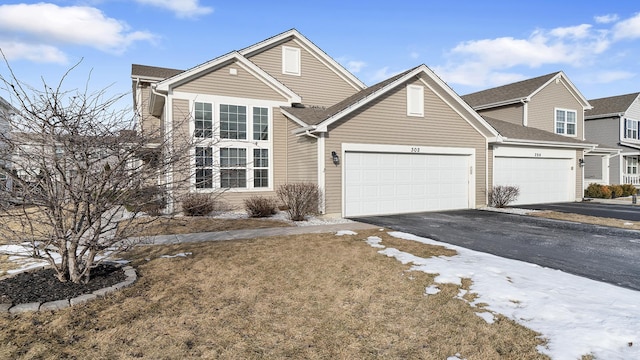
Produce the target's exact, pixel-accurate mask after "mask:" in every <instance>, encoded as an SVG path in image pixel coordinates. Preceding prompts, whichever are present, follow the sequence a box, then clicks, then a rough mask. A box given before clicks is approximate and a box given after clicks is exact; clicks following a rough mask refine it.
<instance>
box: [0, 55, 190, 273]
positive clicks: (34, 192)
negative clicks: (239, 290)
mask: <svg viewBox="0 0 640 360" xmlns="http://www.w3.org/2000/svg"><path fill="white" fill-rule="evenodd" d="M8 68H9V73H10V76H8V77H3V76H1V75H0V81H1V82H0V84H3V85H4V86H3V90H4V91H5V92H6V93H8V94H9V97H10V99H11V102H12V104H13V106H14V107H15V108H16V109H17V110H18V114H17V115H13V116H10V117H9V119H7V120H8V122H9V126H10V129H11V131H10V132H8V133H6V132H5V133H3V134H2V135H0V173H2V174H3V177H4V178H5V179H6V182H7V183H8V184H9V185H8V186H5V187H2V188H0V236H2V237H3V238H4V239H5V240H8V241H10V242H13V243H24V242H29V243H30V245H31V246H30V248H32V249H33V254H32V256H33V257H35V258H40V259H46V260H47V261H48V262H49V263H50V264H51V266H53V267H54V268H55V270H56V272H57V276H58V278H59V280H60V281H72V282H76V283H78V282H88V281H89V279H90V272H91V269H92V267H94V266H95V265H97V264H98V263H99V262H100V261H101V260H102V259H104V257H105V256H107V255H109V254H112V255H113V254H114V253H118V252H121V251H124V250H126V249H127V248H129V247H130V246H131V245H133V244H132V243H131V241H130V239H131V238H132V237H134V236H136V234H137V233H138V231H139V230H140V229H141V228H143V227H144V222H145V221H152V220H153V219H155V217H150V216H143V215H144V214H145V213H147V214H148V213H152V214H154V213H158V212H160V211H164V209H165V205H166V203H167V201H171V200H170V199H168V197H169V196H170V194H171V191H167V190H169V189H171V190H175V186H176V184H171V183H169V181H168V180H167V179H169V177H167V176H165V174H167V171H169V170H172V171H174V172H178V171H181V170H180V169H179V167H184V169H183V170H182V171H183V174H187V175H186V176H183V177H182V178H181V180H184V178H185V177H187V178H188V177H190V175H189V167H188V165H189V161H188V159H185V158H186V157H187V156H188V154H189V153H190V152H189V149H192V146H193V144H192V142H191V139H190V138H189V137H188V136H186V137H185V138H183V139H181V140H180V141H177V139H176V136H177V135H172V136H168V135H169V134H166V133H159V131H162V130H160V128H161V127H159V129H158V130H157V132H148V131H146V132H144V133H142V132H141V131H139V127H138V126H137V125H138V117H137V115H136V114H134V112H133V111H131V110H126V109H125V110H120V109H118V107H117V106H118V102H119V101H120V100H121V99H122V98H123V97H124V96H125V95H118V96H115V97H109V96H107V89H102V90H99V91H96V92H91V91H89V90H88V89H87V88H85V89H84V90H71V91H67V90H63V85H64V80H65V78H67V77H68V75H69V72H67V74H65V76H63V77H62V79H61V80H60V82H59V83H58V84H57V86H56V87H55V88H53V87H50V86H49V85H47V83H46V82H45V81H44V80H43V88H42V89H41V90H40V89H36V88H34V87H30V86H28V85H26V84H24V83H22V82H20V81H19V80H18V79H17V78H16V75H15V74H14V73H13V72H12V71H11V68H10V67H9V66H8ZM72 69H73V68H72ZM70 71H71V70H70ZM187 120H188V119H185V121H187ZM169 141H171V146H170V147H169V146H168V145H169ZM178 146H179V147H180V148H178ZM187 183H188V181H187Z"/></svg>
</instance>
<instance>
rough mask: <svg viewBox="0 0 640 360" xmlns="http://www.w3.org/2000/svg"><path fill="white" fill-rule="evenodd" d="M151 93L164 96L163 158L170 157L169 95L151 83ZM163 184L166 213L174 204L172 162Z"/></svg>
mask: <svg viewBox="0 0 640 360" xmlns="http://www.w3.org/2000/svg"><path fill="white" fill-rule="evenodd" d="M150 87H151V93H152V94H154V95H157V96H161V97H162V98H164V110H163V113H164V134H163V135H164V142H165V146H164V147H163V148H164V149H163V150H165V149H168V150H169V154H168V155H166V154H165V158H169V159H171V151H172V150H173V149H172V145H173V144H172V143H171V136H170V132H171V131H173V126H172V124H171V121H170V119H169V115H168V111H167V109H168V106H169V96H168V95H164V94H162V93H160V92H158V91H157V90H156V87H155V85H154V84H152V85H151V86H150ZM164 181H165V183H164V185H165V186H166V190H167V198H168V201H167V208H166V209H165V211H166V213H168V214H171V213H173V211H174V210H175V204H174V200H173V187H172V185H171V184H172V183H173V163H171V162H170V163H169V169H168V171H167V172H166V173H165V175H164Z"/></svg>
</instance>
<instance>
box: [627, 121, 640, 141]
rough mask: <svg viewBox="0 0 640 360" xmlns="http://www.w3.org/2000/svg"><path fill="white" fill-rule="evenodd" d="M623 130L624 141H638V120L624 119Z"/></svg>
mask: <svg viewBox="0 0 640 360" xmlns="http://www.w3.org/2000/svg"><path fill="white" fill-rule="evenodd" d="M624 128H625V132H624V137H625V138H626V139H631V140H640V136H639V135H640V134H639V133H638V120H632V119H625V120H624Z"/></svg>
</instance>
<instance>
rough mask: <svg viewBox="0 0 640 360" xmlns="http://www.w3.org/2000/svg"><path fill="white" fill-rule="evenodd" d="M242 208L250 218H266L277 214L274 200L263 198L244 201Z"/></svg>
mask: <svg viewBox="0 0 640 360" xmlns="http://www.w3.org/2000/svg"><path fill="white" fill-rule="evenodd" d="M244 208H245V210H247V213H248V214H249V216H251V217H268V216H271V215H274V214H275V213H277V212H278V205H277V203H276V199H274V198H270V197H265V196H252V197H250V198H248V199H244Z"/></svg>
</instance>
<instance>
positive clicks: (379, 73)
mask: <svg viewBox="0 0 640 360" xmlns="http://www.w3.org/2000/svg"><path fill="white" fill-rule="evenodd" d="M397 73H398V72H397V71H395V72H394V71H389V67H388V66H385V67H383V68H380V69H378V70H376V71H375V72H374V73H373V75H371V76H370V77H369V80H370V82H371V83H372V84H375V83H378V82H380V81H382V80H386V79H388V78H390V77H392V76H393V75H395V74H397Z"/></svg>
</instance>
